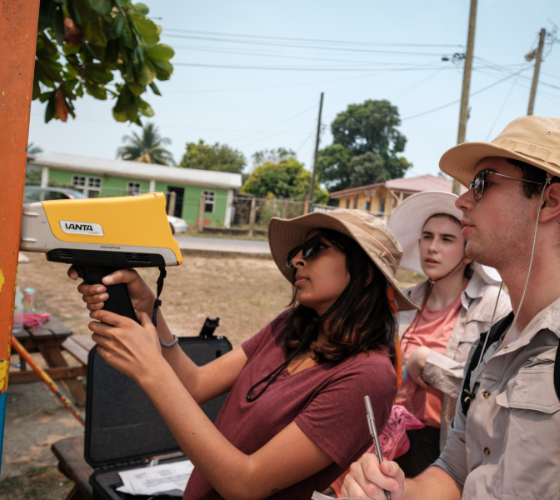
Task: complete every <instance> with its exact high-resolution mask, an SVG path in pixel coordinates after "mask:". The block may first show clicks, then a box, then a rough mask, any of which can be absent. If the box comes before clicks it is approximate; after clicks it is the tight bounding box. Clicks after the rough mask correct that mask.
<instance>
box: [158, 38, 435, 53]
mask: <svg viewBox="0 0 560 500" xmlns="http://www.w3.org/2000/svg"><path fill="white" fill-rule="evenodd" d="M162 35H164V36H169V37H172V38H186V39H190V40H205V41H214V42H228V43H240V44H245V45H258V46H262V45H267V46H271V47H291V48H300V49H311V50H329V51H333V50H336V51H341V52H361V53H372V54H391V55H414V56H438V57H441V52H405V51H397V50H373V49H356V48H346V47H320V46H313V45H297V44H291V43H290V44H285V43H274V42H263V41H259V42H256V41H255V42H252V41H243V40H221V39H219V38H209V37H201V36H191V35H173V34H172V33H165V32H164V33H162Z"/></svg>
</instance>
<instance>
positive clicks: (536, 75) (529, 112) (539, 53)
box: [527, 28, 546, 116]
mask: <svg viewBox="0 0 560 500" xmlns="http://www.w3.org/2000/svg"><path fill="white" fill-rule="evenodd" d="M545 36H546V30H545V29H544V28H543V29H542V30H541V33H540V37H539V48H538V51H537V60H536V62H535V72H534V73H533V84H532V85H531V96H530V97H529V108H528V109H527V116H531V115H532V114H533V107H534V106H535V96H536V94H537V83H538V82H539V70H540V69H541V59H542V53H543V47H544V37H545ZM533 57H534V55H531V56H530V58H529V59H528V60H529V61H530V60H531V59H532V58H533Z"/></svg>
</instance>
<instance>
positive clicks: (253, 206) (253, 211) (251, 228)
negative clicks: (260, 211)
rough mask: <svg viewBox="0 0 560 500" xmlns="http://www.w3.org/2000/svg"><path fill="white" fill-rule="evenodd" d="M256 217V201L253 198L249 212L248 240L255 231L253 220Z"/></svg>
mask: <svg viewBox="0 0 560 500" xmlns="http://www.w3.org/2000/svg"><path fill="white" fill-rule="evenodd" d="M256 217H257V199H256V198H255V197H254V196H253V197H252V198H251V211H250V212H249V234H248V236H249V238H252V237H253V233H254V230H255V219H256Z"/></svg>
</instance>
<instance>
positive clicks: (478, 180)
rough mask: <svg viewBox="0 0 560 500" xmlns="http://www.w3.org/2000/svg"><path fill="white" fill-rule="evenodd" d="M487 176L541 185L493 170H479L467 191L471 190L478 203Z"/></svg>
mask: <svg viewBox="0 0 560 500" xmlns="http://www.w3.org/2000/svg"><path fill="white" fill-rule="evenodd" d="M488 174H492V175H497V176H499V177H505V178H506V179H514V180H516V181H521V182H530V183H531V184H538V185H539V186H542V185H543V183H542V182H536V181H528V180H527V179H521V178H520V177H512V176H511V175H505V174H499V173H498V172H495V171H494V170H489V169H486V170H481V171H480V172H477V173H476V175H475V176H474V180H473V181H472V182H471V183H470V184H469V189H472V190H473V195H474V200H475V201H480V200H481V199H482V195H483V194H484V181H485V180H486V176H487V175H488Z"/></svg>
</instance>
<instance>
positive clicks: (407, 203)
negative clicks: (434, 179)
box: [389, 191, 502, 285]
mask: <svg viewBox="0 0 560 500" xmlns="http://www.w3.org/2000/svg"><path fill="white" fill-rule="evenodd" d="M457 198H458V196H457V195H456V194H453V193H448V192H445V191H422V192H421V193H416V194H413V195H412V196H410V197H408V198H407V199H406V200H404V201H402V202H401V203H399V205H398V207H397V208H396V209H395V211H394V212H393V215H391V220H390V221H389V229H390V230H391V231H392V232H393V234H394V235H395V238H397V240H399V243H400V244H401V245H402V248H403V257H402V260H401V264H400V267H402V268H403V269H408V270H409V271H414V272H415V273H419V274H421V275H423V276H426V275H425V274H424V270H423V269H422V264H421V263H420V246H419V245H418V240H419V239H420V237H421V236H422V228H423V227H424V224H425V223H426V221H427V220H428V219H429V218H430V217H431V216H432V215H435V214H448V215H451V216H452V217H455V218H456V219H457V220H458V221H460V220H461V219H462V218H463V212H462V211H461V210H459V209H458V208H457V207H456V206H455V202H456V201H457ZM472 270H473V272H475V273H478V274H479V275H480V277H481V278H482V279H483V280H484V281H485V282H486V283H488V284H490V285H499V284H500V283H501V281H502V278H501V277H500V274H499V273H498V271H496V269H494V268H493V267H488V266H483V265H481V264H478V263H476V262H473V263H472Z"/></svg>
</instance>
